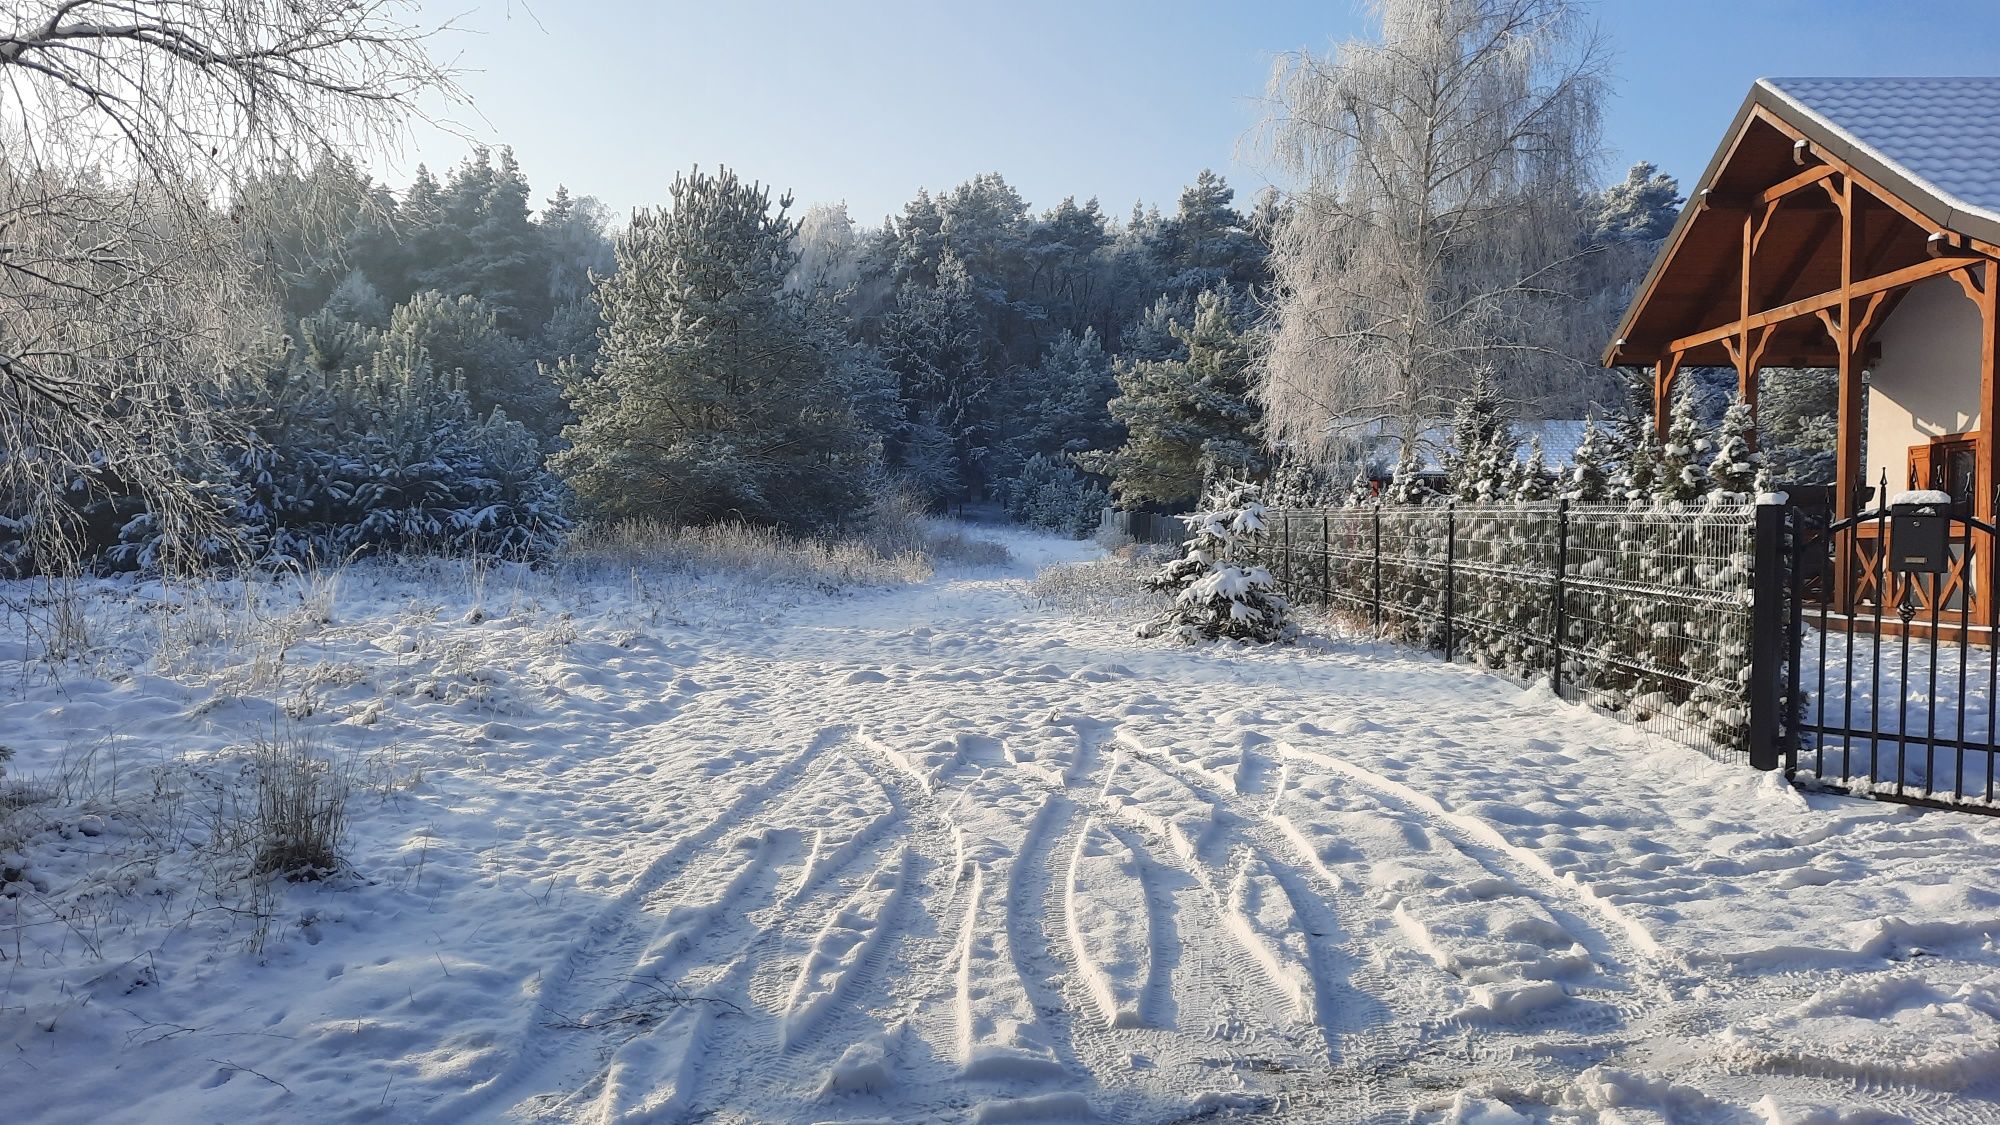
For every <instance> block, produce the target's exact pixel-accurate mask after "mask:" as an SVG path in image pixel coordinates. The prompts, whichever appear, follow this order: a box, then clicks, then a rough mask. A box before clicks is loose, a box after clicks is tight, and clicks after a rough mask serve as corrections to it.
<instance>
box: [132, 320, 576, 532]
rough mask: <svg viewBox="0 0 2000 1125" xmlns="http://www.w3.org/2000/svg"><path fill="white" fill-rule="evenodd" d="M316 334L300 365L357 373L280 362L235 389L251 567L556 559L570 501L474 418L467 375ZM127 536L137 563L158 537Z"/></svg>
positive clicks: (501, 420) (396, 347)
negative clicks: (394, 555)
mask: <svg viewBox="0 0 2000 1125" xmlns="http://www.w3.org/2000/svg"><path fill="white" fill-rule="evenodd" d="M349 327H352V326H349ZM323 331H324V330H323V328H319V327H315V326H313V325H307V326H306V327H305V333H306V345H305V350H306V355H307V356H318V357H320V358H321V359H322V360H326V361H330V362H345V361H346V360H348V359H351V358H355V357H356V356H357V355H358V354H359V353H369V354H367V357H366V360H365V362H364V363H361V364H359V365H356V366H352V367H337V368H333V369H330V370H319V369H315V368H314V367H313V366H311V364H309V363H302V362H300V360H299V358H298V357H278V358H276V359H275V361H274V362H273V364H272V365H271V366H270V367H269V368H268V369H267V370H266V371H264V372H263V373H262V375H261V377H258V378H253V379H248V380H246V381H245V382H244V383H243V384H242V385H240V386H239V387H238V388H236V389H235V391H234V395H235V398H234V402H233V405H234V407H235V409H236V410H237V413H238V414H239V416H241V417H242V418H243V419H244V420H245V421H246V423H247V424H248V435H247V437H246V440H245V441H244V442H243V443H242V444H241V445H240V446H238V447H237V448H236V449H235V450H234V451H233V452H231V453H230V454H229V455H228V460H229V462H230V464H231V465H232V467H233V468H234V470H235V476H236V480H237V485H236V487H237V490H238V504H237V509H238V519H239V521H240V522H241V524H242V525H243V528H244V531H245V534H246V536H247V538H248V540H249V546H250V548H251V550H252V553H253V554H254V555H256V556H258V557H260V558H263V559H265V560H267V561H276V560H285V559H313V558H320V559H324V558H329V557H336V558H339V557H347V556H351V555H354V554H357V553H372V552H376V551H398V550H433V551H453V552H483V553H488V554H498V555H503V556H506V557H510V558H520V557H530V556H536V555H542V554H546V553H548V552H549V551H551V550H553V549H554V547H555V546H556V544H557V543H558V542H560V540H561V537H562V536H563V534H564V533H565V532H567V531H568V529H569V520H568V517H567V515H566V514H565V511H564V500H565V496H564V493H563V490H562V488H561V485H560V484H559V483H558V482H557V481H556V480H555V478H554V477H552V476H551V475H550V474H549V473H548V472H547V471H545V470H544V469H543V467H542V461H541V448H540V446H539V444H538V443H537V442H536V440H535V438H534V435H533V434H531V433H529V432H528V431H527V430H526V429H525V428H524V427H522V426H521V425H520V424H519V423H517V422H514V421H513V420H512V419H510V418H508V417H507V415H506V414H505V413H504V412H503V411H502V410H500V409H499V408H497V407H496V408H495V409H494V410H493V411H492V412H491V413H489V414H488V415H486V416H485V417H480V416H479V415H478V414H476V413H475V412H474V409H473V406H472V402H471V399H470V397H469V396H468V394H467V392H466V389H465V379H464V376H463V375H462V373H460V372H458V371H451V372H441V371H439V370H438V369H437V368H436V366H435V365H434V364H433V363H432V361H431V357H430V354H429V352H428V351H426V350H425V349H423V348H421V347H417V346H415V345H413V344H410V343H409V342H408V341H407V340H403V341H400V342H399V340H398V339H396V338H386V339H384V338H377V337H369V336H362V337H354V336H352V335H351V334H346V333H344V331H343V333H339V334H336V336H335V337H334V338H333V340H332V342H331V343H329V342H328V340H327V338H325V337H324V336H323V335H322V334H321V333H323ZM126 538H127V543H126V544H125V546H124V548H123V551H124V554H125V557H127V558H129V559H130V560H131V561H132V562H134V563H138V564H144V563H145V562H146V560H147V558H148V555H149V553H150V551H151V549H152V542H153V536H152V529H151V528H150V527H149V526H148V525H147V524H146V523H145V522H143V521H135V522H134V523H133V524H132V525H130V526H129V527H128V529H127V536H126Z"/></svg>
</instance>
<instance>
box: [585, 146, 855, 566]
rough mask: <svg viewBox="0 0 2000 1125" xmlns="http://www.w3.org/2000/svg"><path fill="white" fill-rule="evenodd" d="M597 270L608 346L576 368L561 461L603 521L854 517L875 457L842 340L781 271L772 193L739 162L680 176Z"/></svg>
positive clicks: (785, 203) (786, 267) (780, 213)
mask: <svg viewBox="0 0 2000 1125" xmlns="http://www.w3.org/2000/svg"><path fill="white" fill-rule="evenodd" d="M670 195H671V198H672V206H671V207H670V208H669V209H667V210H664V211H650V210H648V211H640V212H638V213H637V214H635V215H634V216H633V219H632V223H631V226H630V227H628V228H627V229H626V230H625V232H624V233H623V235H622V236H621V237H620V238H619V240H618V243H617V246H616V252H617V259H618V269H617V271H616V272H615V273H613V274H611V275H610V276H608V277H605V278H602V279H600V280H599V282H598V285H597V298H598V303H599V305H600V307H601V308H602V310H603V317H604V322H605V330H604V340H603V348H602V351H601V352H600V354H599V357H598V359H597V362H596V364H595V365H594V366H593V367H592V368H591V369H589V370H582V369H579V368H577V367H576V366H575V365H567V366H566V367H565V375H566V381H567V384H568V389H569V392H570V396H571V403H572V405H573V407H574V409H575V411H576V415H577V421H576V422H575V423H573V424H572V425H570V426H569V427H567V428H566V429H565V430H564V431H563V433H564V436H565V437H566V438H568V439H569V441H570V442H571V446H570V448H568V449H566V450H564V451H562V452H561V453H559V454H557V455H556V456H555V457H554V458H552V463H553V464H555V465H556V466H558V468H559V469H560V471H561V472H563V474H564V475H565V476H566V477H568V479H569V480H570V482H571V484H572V485H573V487H574V488H575V489H576V491H577V494H578V495H579V496H580V497H581V498H582V499H583V500H584V501H585V502H586V503H588V504H589V505H590V506H591V507H592V508H593V509H594V510H595V511H596V512H597V513H598V514H599V515H601V516H605V517H610V518H625V517H632V516H655V517H661V518H665V519H669V520H673V521H675V522H689V523H694V522H707V521H713V520H719V519H737V518H740V519H747V520H752V521H759V522H770V523H777V524H780V525H784V526H788V527H803V528H810V527H814V526H818V525H821V524H825V523H828V522H831V521H835V520H839V519H841V518H843V517H845V516H847V515H849V514H850V513H852V512H854V511H855V510H857V509H858V507H859V506H860V504H861V502H862V499H863V489H864V483H865V478H866V474H867V472H868V470H869V468H870V465H871V462H872V456H871V453H870V449H869V446H868V444H867V440H866V435H865V434H863V432H862V431H861V428H860V427H859V426H858V425H857V424H856V422H855V419H854V417H853V415H852V413H851V412H850V410H849V409H848V407H847V405H846V404H845V403H844V402H842V401H841V392H842V390H843V382H842V379H843V371H842V363H843V360H844V356H843V355H842V353H841V352H840V350H839V349H840V348H841V347H844V345H845V341H844V340H842V341H833V340H830V339H828V338H827V334H826V333H824V332H822V331H820V330H818V328H817V327H816V325H815V324H814V322H813V321H812V319H811V318H810V317H809V316H808V315H807V312H806V309H805V308H804V306H803V305H802V303H801V301H800V300H799V298H798V297H797V296H796V295H794V294H791V293H788V292H787V291H786V288H785V279H786V277H787V275H788V274H789V273H790V270H791V268H792V265H793V262H794V260H795V258H796V255H797V249H796V246H795V244H794V241H793V236H794V228H793V225H792V223H791V221H790V220H789V219H788V218H787V217H786V215H785V211H786V209H787V208H788V207H789V206H790V203H791V200H790V198H789V197H786V198H784V199H780V200H778V201H777V202H776V205H775V207H774V206H773V202H772V199H771V194H770V192H769V191H768V190H767V189H765V188H764V187H762V186H761V185H756V184H750V183H745V182H744V181H742V180H740V179H738V178H737V177H736V175H735V174H734V173H733V172H730V171H729V170H727V169H722V170H720V171H718V172H717V173H715V174H708V173H704V172H702V171H701V170H699V169H696V170H695V171H693V172H691V173H689V174H686V175H682V176H678V177H676V178H675V180H674V183H673V185H672V187H671V189H670Z"/></svg>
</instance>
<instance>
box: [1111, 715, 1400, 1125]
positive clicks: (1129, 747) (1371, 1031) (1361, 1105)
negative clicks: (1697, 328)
mask: <svg viewBox="0 0 2000 1125" xmlns="http://www.w3.org/2000/svg"><path fill="white" fill-rule="evenodd" d="M1117 740H1118V743H1119V744H1120V746H1121V747H1123V749H1124V752H1126V753H1130V754H1133V755H1135V756H1139V757H1142V758H1145V759H1147V760H1152V761H1155V762H1157V763H1158V766H1157V768H1160V769H1162V770H1163V772H1166V773H1167V774H1168V775H1169V776H1172V777H1175V778H1176V779H1178V780H1179V781H1180V782H1181V783H1182V784H1183V785H1186V786H1187V787H1188V788H1189V789H1190V790H1191V791H1193V792H1195V793H1197V794H1200V795H1201V796H1203V798H1204V799H1206V800H1208V801H1209V802H1210V803H1211V805H1212V807H1214V808H1216V809H1217V810H1218V813H1221V812H1222V810H1224V809H1225V808H1226V802H1225V801H1223V800H1222V799H1220V796H1219V795H1218V794H1217V793H1216V792H1215V787H1217V786H1219V785H1222V784H1225V783H1227V784H1229V785H1230V788H1231V789H1234V788H1236V785H1235V784H1234V782H1233V780H1231V779H1221V778H1216V777H1214V776H1212V775H1211V774H1210V772H1209V771H1206V770H1202V769H1199V768H1198V767H1195V766H1191V765H1188V764H1186V763H1183V762H1181V761H1179V760H1178V759H1177V758H1175V757H1174V756H1173V755H1172V754H1169V753H1166V752H1164V751H1159V750H1155V749H1154V748H1152V747H1150V746H1148V745H1146V743H1144V742H1143V741H1141V740H1140V739H1139V738H1138V737H1137V736H1135V735H1133V734H1132V733H1131V732H1129V731H1123V730H1121V731H1119V732H1118V735H1117ZM1260 772H1263V773H1266V774H1268V771H1260ZM1237 776H1241V773H1240V772H1239V773H1238V774H1237ZM1284 776H1285V775H1284V773H1283V770H1282V764H1281V768H1280V770H1279V778H1278V779H1276V780H1275V781H1274V783H1273V784H1271V785H1270V786H1268V796H1267V797H1266V802H1265V803H1266V804H1268V803H1269V802H1270V801H1271V800H1274V799H1275V798H1276V796H1277V795H1278V794H1280V793H1282V792H1283V789H1284V785H1283V778H1284ZM1259 788H1260V790H1262V789H1264V788H1265V787H1262V786H1260V787H1259ZM1227 828H1228V830H1229V831H1230V832H1231V833H1232V835H1233V836H1234V837H1235V838H1236V840H1237V850H1238V851H1239V854H1243V855H1245V856H1246V858H1255V859H1256V860H1258V861H1259V862H1260V863H1261V864H1262V866H1263V869H1264V871H1265V872H1267V873H1268V875H1269V878H1270V880H1271V881H1272V883H1273V884H1275V886H1276V888H1277V889H1278V890H1280V891H1281V892H1282V893H1283V894H1284V895H1285V896H1286V898H1287V899H1288V900H1289V905H1290V906H1291V908H1292V909H1293V910H1294V911H1295V912H1296V914H1297V916H1298V918H1299V920H1300V923H1301V928H1302V937H1305V938H1306V939H1307V940H1306V942H1305V944H1306V946H1307V949H1308V952H1309V953H1310V956H1311V960H1310V961H1309V962H1307V964H1306V966H1305V967H1306V968H1307V970H1308V972H1309V974H1310V978H1309V981H1310V987H1311V989H1312V992H1313V996H1314V1009H1313V1010H1314V1014H1315V1027H1316V1028H1317V1030H1318V1032H1319V1035H1320V1037H1321V1039H1322V1042H1323V1044H1324V1049H1325V1052H1326V1054H1327V1057H1328V1060H1329V1069H1328V1070H1327V1071H1325V1072H1323V1073H1321V1074H1320V1075H1317V1076H1314V1080H1313V1084H1312V1086H1310V1087H1305V1088H1301V1087H1297V1086H1295V1087H1293V1088H1291V1089H1287V1090H1285V1091H1282V1092H1280V1093H1279V1094H1278V1095H1277V1097H1276V1100H1275V1103H1274V1104H1275V1106H1277V1107H1280V1108H1286V1109H1300V1110H1307V1111H1314V1110H1319V1111H1325V1110H1337V1111H1338V1113H1339V1114H1340V1116H1341V1118H1342V1119H1343V1120H1349V1119H1351V1120H1357V1121H1368V1122H1378V1121H1379V1122H1390V1121H1404V1120H1407V1119H1408V1117H1409V1115H1410V1113H1411V1106H1412V1099H1411V1096H1410V1092H1409V1091H1408V1090H1407V1089H1405V1088H1403V1086H1402V1085H1401V1084H1400V1083H1399V1082H1394V1081H1391V1078H1392V1077H1393V1076H1394V1075H1395V1071H1396V1069H1397V1063H1398V1062H1399V1061H1400V1057H1401V1056H1402V1054H1403V1053H1404V1052H1403V1051H1402V1050H1401V1049H1399V1048H1398V1045H1397V1043H1396V1040H1395V1036H1394V1028H1393V1026H1392V1022H1391V1014H1392V1010H1393V1009H1392V1007H1391V1005H1390V1003H1389V999H1388V998H1389V997H1390V996H1392V995H1394V994H1395V993H1396V988H1395V984H1394V982H1392V981H1391V980H1390V978H1389V976H1388V974H1387V972H1386V971H1385V968H1384V966H1383V965H1382V964H1381V963H1380V962H1379V961H1378V960H1376V959H1375V958H1374V957H1371V956H1369V953H1370V949H1369V948H1368V935H1366V934H1362V933H1359V932H1356V931H1354V930H1351V929H1349V928H1348V927H1347V926H1345V925H1344V924H1343V919H1349V918H1352V919H1362V918H1367V917H1369V916H1370V913H1371V911H1370V907H1369V905H1368V904H1367V903H1366V902H1365V900H1363V899H1362V898H1361V897H1360V896H1359V895H1357V894H1355V893H1354V892H1353V890H1352V888H1350V887H1348V886H1347V885H1346V884H1345V883H1344V882H1342V881H1341V880H1340V879H1338V878H1337V877H1334V876H1333V875H1332V874H1331V873H1330V872H1326V871H1324V869H1321V870H1319V871H1316V872H1314V877H1313V878H1310V879H1308V878H1307V877H1306V876H1304V875H1301V874H1300V873H1299V872H1298V871H1296V870H1295V869H1293V868H1292V867H1291V866H1290V865H1288V864H1286V863H1284V862H1282V861H1281V860H1280V859H1279V858H1278V857H1279V856H1280V855H1282V854H1284V853H1285V852H1287V851H1291V850H1293V849H1292V848H1291V846H1290V842H1289V841H1288V840H1286V839H1285V838H1284V837H1283V834H1282V832H1280V831H1279V830H1278V828H1277V826H1276V825H1275V824H1274V823H1273V822H1272V821H1271V820H1270V819H1269V818H1265V819H1262V820H1257V819H1251V818H1245V817H1232V818H1231V823H1230V824H1229V825H1227ZM1266 833H1268V834H1270V835H1273V836H1276V837H1278V838H1277V839H1275V840H1274V839H1268V838H1265V834H1266ZM1196 877H1197V878H1198V879H1202V880H1203V884H1204V886H1205V887H1206V889H1207V893H1208V897H1209V898H1210V899H1212V900H1213V901H1214V903H1215V906H1216V909H1217V910H1218V911H1221V912H1225V913H1226V912H1227V910H1228V906H1227V904H1226V901H1225V900H1224V899H1223V898H1222V893H1221V891H1220V889H1219V887H1218V886H1217V885H1216V883H1215V881H1214V880H1213V878H1212V877H1205V876H1204V875H1203V874H1200V873H1197V874H1196ZM1312 884H1317V885H1318V893H1315V892H1314V890H1313V887H1312ZM1313 939H1316V940H1313ZM1240 944H1241V943H1240V941H1239V945H1240ZM1246 956H1252V955H1250V954H1246ZM1254 971H1257V972H1259V973H1261V974H1264V975H1265V976H1266V977H1267V978H1268V975H1269V970H1268V969H1267V968H1265V967H1263V966H1258V967H1257V968H1256V969H1255V970H1254ZM1334 980H1338V981H1340V982H1342V983H1341V984H1340V985H1339V986H1332V985H1330V983H1329V982H1331V981H1334Z"/></svg>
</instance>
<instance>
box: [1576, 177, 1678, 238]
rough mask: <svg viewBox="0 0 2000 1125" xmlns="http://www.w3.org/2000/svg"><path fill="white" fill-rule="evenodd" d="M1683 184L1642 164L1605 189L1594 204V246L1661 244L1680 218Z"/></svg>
mask: <svg viewBox="0 0 2000 1125" xmlns="http://www.w3.org/2000/svg"><path fill="white" fill-rule="evenodd" d="M1682 202H1683V200H1682V198H1681V190H1680V181H1678V180H1676V179H1674V177H1672V176H1669V175H1667V174H1666V173H1665V172H1662V171H1660V170H1659V168H1658V167H1657V166H1655V165H1654V164H1652V163H1651V162H1649V161H1645V160H1641V161H1640V162H1638V163H1637V164H1634V165H1632V167H1631V169H1630V170H1629V171H1627V172H1626V173H1625V179H1624V180H1623V181H1622V182H1620V183H1616V184H1612V185H1611V186H1610V187H1608V188H1605V189H1604V191H1603V192H1602V193H1600V194H1599V195H1598V196H1597V198H1596V200H1595V201H1594V203H1595V207H1594V208H1593V214H1592V215H1591V216H1590V237H1591V240H1592V241H1594V242H1600V243H1604V242H1647V243H1652V242H1658V241H1660V240H1661V239H1663V238H1665V237H1667V235H1668V234H1669V233H1671V232H1672V231H1673V229H1674V221H1675V220H1676V219H1678V218H1679V217H1680V209H1681V203H1682Z"/></svg>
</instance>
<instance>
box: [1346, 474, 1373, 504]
mask: <svg viewBox="0 0 2000 1125" xmlns="http://www.w3.org/2000/svg"><path fill="white" fill-rule="evenodd" d="M1374 502H1375V482H1374V480H1372V479H1370V477H1369V476H1368V466H1367V465H1362V466H1361V467H1360V468H1358V469H1356V470H1354V480H1353V482H1352V483H1350V484H1349V485H1348V486H1347V500H1346V505H1347V506H1348V507H1350V508H1365V507H1367V506H1368V505H1370V504H1372V503H1374Z"/></svg>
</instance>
